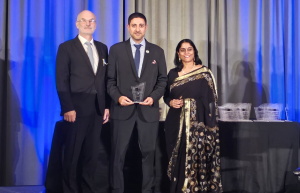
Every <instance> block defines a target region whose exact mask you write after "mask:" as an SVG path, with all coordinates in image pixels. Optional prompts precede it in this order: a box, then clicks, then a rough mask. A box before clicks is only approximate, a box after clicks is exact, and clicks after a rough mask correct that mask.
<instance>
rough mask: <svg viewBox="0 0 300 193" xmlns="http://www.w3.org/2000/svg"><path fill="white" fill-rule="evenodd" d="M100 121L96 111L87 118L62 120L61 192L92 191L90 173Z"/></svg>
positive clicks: (95, 156)
mask: <svg viewBox="0 0 300 193" xmlns="http://www.w3.org/2000/svg"><path fill="white" fill-rule="evenodd" d="M65 122H66V121H65ZM102 123H103V117H102V116H100V115H98V114H97V113H95V114H93V115H90V116H87V117H76V121H75V122H74V123H70V122H66V125H67V127H66V129H67V131H66V141H65V150H64V158H63V190H64V193H92V192H95V179H94V176H95V171H96V167H97V159H98V152H97V148H98V147H99V144H100V140H99V139H100V133H101V129H102Z"/></svg>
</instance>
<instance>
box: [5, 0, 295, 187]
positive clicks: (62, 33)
mask: <svg viewBox="0 0 300 193" xmlns="http://www.w3.org/2000/svg"><path fill="white" fill-rule="evenodd" d="M7 3H8V4H7ZM7 5H8V6H7ZM7 7H8V8H7ZM84 9H89V10H91V11H93V12H94V13H95V15H96V17H97V29H96V31H95V34H94V38H95V39H96V40H99V41H101V42H103V43H105V44H107V46H108V47H110V46H111V45H113V44H114V43H117V42H120V41H123V40H127V39H128V38H129V33H128V32H127V28H126V26H127V18H128V16H129V15H130V14H131V13H133V12H134V11H138V12H142V13H144V14H145V15H146V17H147V20H148V29H147V33H146V39H147V40H148V41H150V42H152V43H154V44H157V45H159V46H160V47H162V48H163V49H164V51H165V56H166V61H167V67H168V70H170V69H171V68H173V67H174V64H173V59H174V55H175V47H176V45H177V43H178V42H179V41H180V40H181V39H184V38H189V39H192V40H193V41H194V43H195V45H196V47H197V48H198V51H199V56H200V58H201V60H202V62H203V64H204V65H206V66H208V67H209V68H211V69H212V72H213V74H214V76H215V78H216V81H217V87H218V93H219V104H224V103H227V102H234V103H237V102H250V103H252V106H258V105H260V104H262V103H265V102H271V103H281V104H282V105H283V107H284V108H286V109H287V116H288V119H289V120H292V121H298V122H299V121H300V111H299V109H300V91H299V88H300V69H299V64H300V57H299V56H300V48H299V46H298V45H299V44H300V2H299V1H298V0H289V1H285V0H279V1H273V0H267V1H262V0H225V1H220V0H201V1H199V0H189V1H181V0H164V1H161V0H110V1H108V0H100V1H98V0H76V1H74V0H65V1H59V0H52V1H46V0H41V1H34V0H10V1H8V0H0V14H1V16H2V17H1V20H0V27H2V28H1V30H0V80H1V83H0V107H1V108H0V121H1V122H0V126H1V131H0V145H1V146H0V158H1V159H0V163H1V165H0V185H1V186H3V185H38V184H43V182H44V177H45V174H46V168H47V162H48V157H49V151H50V147H51V140H52V135H53V130H54V125H55V122H56V121H58V120H60V119H61V117H60V116H59V113H60V105H59V100H58V97H57V93H56V88H55V58H56V52H57V48H58V46H59V44H60V43H62V42H64V41H66V40H69V39H72V38H74V37H75V36H76V35H77V33H78V29H77V28H76V26H75V22H76V17H77V15H78V13H79V12H80V11H82V10H84ZM6 15H8V17H6ZM6 31H7V32H8V34H6ZM6 37H8V39H6ZM199 89H200V88H199ZM160 107H161V120H164V118H165V116H166V113H167V107H166V105H165V104H164V103H163V101H162V100H161V101H160ZM251 117H252V118H254V117H255V114H254V111H253V108H252V114H251ZM282 118H283V119H285V118H286V114H285V113H284V112H283V113H282Z"/></svg>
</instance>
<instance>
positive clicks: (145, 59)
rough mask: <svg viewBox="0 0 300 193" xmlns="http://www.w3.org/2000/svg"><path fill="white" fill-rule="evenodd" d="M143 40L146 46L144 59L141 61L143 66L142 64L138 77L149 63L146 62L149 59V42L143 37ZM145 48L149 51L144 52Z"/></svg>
mask: <svg viewBox="0 0 300 193" xmlns="http://www.w3.org/2000/svg"><path fill="white" fill-rule="evenodd" d="M145 42H146V48H145V53H144V61H143V66H142V70H141V75H140V77H142V75H143V73H144V71H145V68H146V65H147V64H148V63H149V62H148V60H149V54H150V53H151V50H150V43H149V42H148V41H147V40H146V39H145ZM147 50H148V51H149V52H148V53H147V52H146V51H147Z"/></svg>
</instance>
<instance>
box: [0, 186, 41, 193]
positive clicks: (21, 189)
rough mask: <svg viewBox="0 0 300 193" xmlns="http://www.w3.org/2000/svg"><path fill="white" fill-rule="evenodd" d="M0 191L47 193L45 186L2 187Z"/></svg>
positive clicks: (10, 192) (1, 192)
mask: <svg viewBox="0 0 300 193" xmlns="http://www.w3.org/2000/svg"><path fill="white" fill-rule="evenodd" d="M0 193H45V187H44V186H13V187H0Z"/></svg>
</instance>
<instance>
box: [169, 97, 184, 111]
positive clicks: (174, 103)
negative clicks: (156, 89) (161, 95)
mask: <svg viewBox="0 0 300 193" xmlns="http://www.w3.org/2000/svg"><path fill="white" fill-rule="evenodd" d="M170 106H171V107H173V108H175V109H178V108H181V107H182V106H183V100H182V99H173V100H171V101H170Z"/></svg>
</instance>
